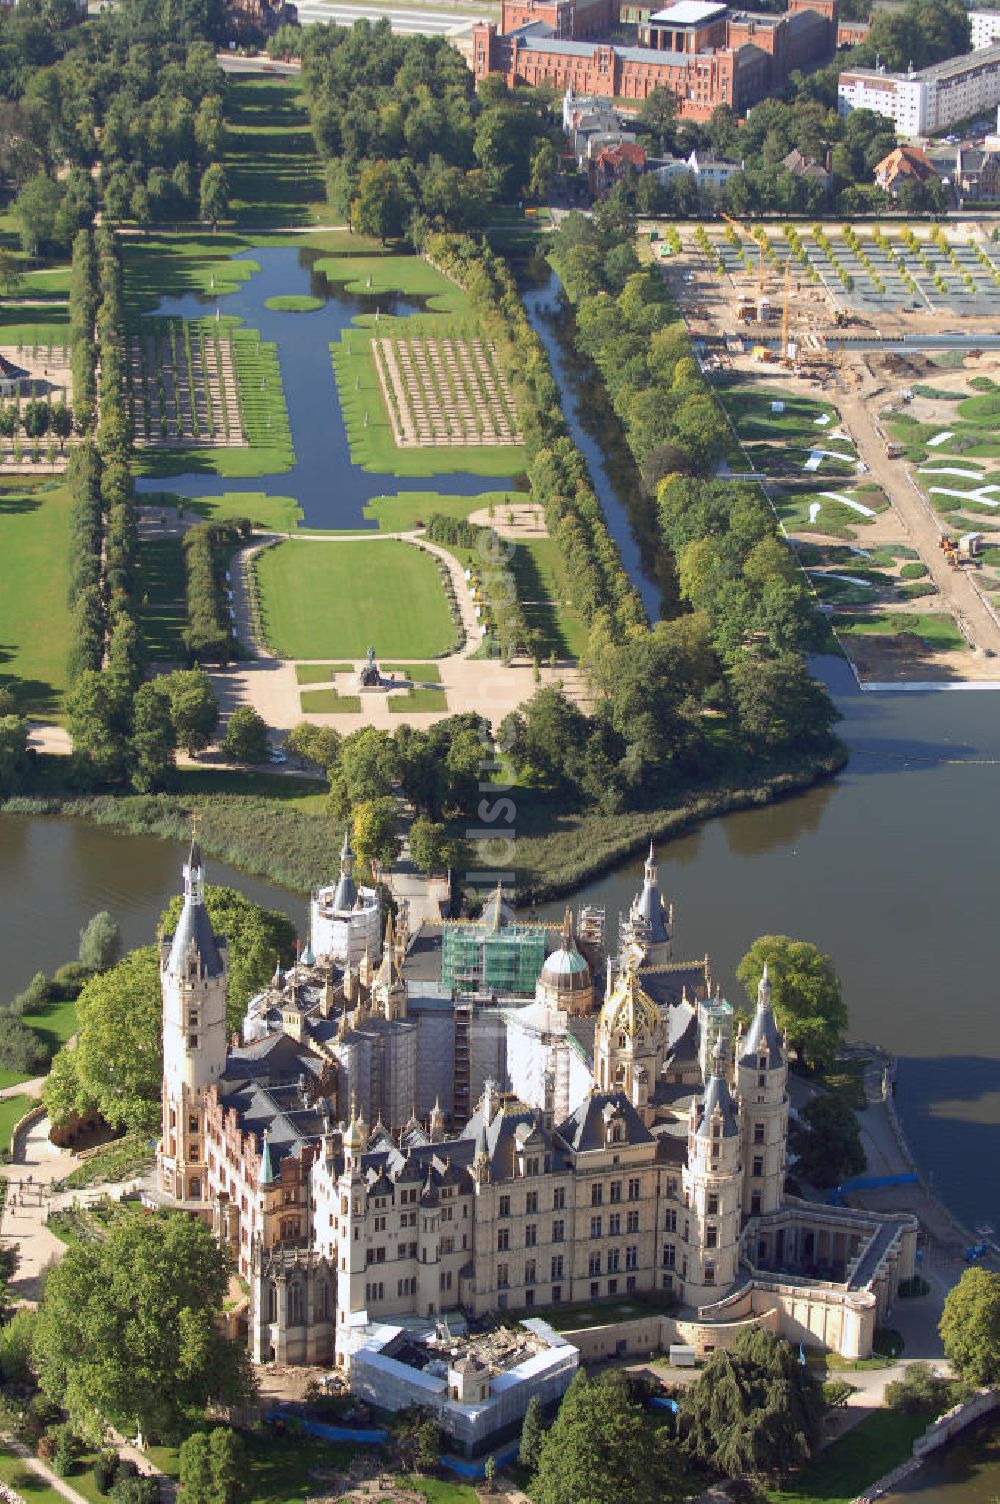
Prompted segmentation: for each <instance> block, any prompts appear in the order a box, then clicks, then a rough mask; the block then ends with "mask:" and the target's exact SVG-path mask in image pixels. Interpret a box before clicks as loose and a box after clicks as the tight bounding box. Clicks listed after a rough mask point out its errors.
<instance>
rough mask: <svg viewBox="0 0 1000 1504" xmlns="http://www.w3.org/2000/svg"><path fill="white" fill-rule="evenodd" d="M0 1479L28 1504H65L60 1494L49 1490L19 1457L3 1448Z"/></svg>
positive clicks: (0, 1453) (0, 1460)
mask: <svg viewBox="0 0 1000 1504" xmlns="http://www.w3.org/2000/svg"><path fill="white" fill-rule="evenodd" d="M0 1479H2V1480H3V1482H4V1483H6V1484H8V1485H9V1486H10V1487H11V1488H12V1489H14V1490H15V1491H16V1492H17V1493H19V1494H20V1495H21V1497H22V1498H23V1499H26V1500H28V1501H29V1504H66V1500H65V1499H64V1498H63V1496H62V1494H59V1493H56V1491H55V1489H54V1488H49V1486H48V1484H47V1483H45V1482H44V1481H43V1480H42V1479H41V1478H39V1476H38V1474H37V1473H34V1472H32V1470H31V1468H29V1467H28V1464H27V1463H26V1462H22V1461H21V1459H20V1457H15V1456H14V1454H13V1452H8V1451H6V1450H5V1449H3V1448H0Z"/></svg>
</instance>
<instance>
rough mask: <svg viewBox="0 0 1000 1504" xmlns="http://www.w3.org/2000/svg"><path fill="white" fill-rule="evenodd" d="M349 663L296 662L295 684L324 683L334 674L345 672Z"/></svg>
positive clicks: (348, 667)
mask: <svg viewBox="0 0 1000 1504" xmlns="http://www.w3.org/2000/svg"><path fill="white" fill-rule="evenodd" d="M350 667H351V665H350V664H349V663H297V664H296V665H295V682H296V684H325V683H326V681H327V679H332V678H333V675H334V674H346V673H347V672H348V670H349V669H350Z"/></svg>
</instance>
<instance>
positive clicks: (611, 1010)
mask: <svg viewBox="0 0 1000 1504" xmlns="http://www.w3.org/2000/svg"><path fill="white" fill-rule="evenodd" d="M666 1049H667V1024H666V1020H665V1019H664V1017H663V1014H662V1013H661V1012H660V1010H659V1008H658V1007H657V1006H656V1004H655V1003H654V1002H653V999H652V998H651V997H650V996H649V994H648V993H647V992H646V991H645V990H644V988H643V986H642V983H641V982H640V981H639V974H638V970H637V966H636V958H635V957H632V958H631V959H630V962H629V965H628V966H627V967H626V969H625V971H623V972H622V974H621V976H620V977H619V978H618V980H617V982H615V984H614V986H613V987H612V988H611V990H610V992H609V993H608V996H607V998H606V999H605V1001H604V1006H603V1007H602V1009H601V1012H600V1016H599V1017H598V1020H597V1033H596V1036H595V1039H594V1078H595V1080H596V1083H597V1089H598V1091H623V1092H624V1093H625V1095H626V1096H627V1097H628V1099H629V1101H630V1102H631V1103H632V1105H633V1107H635V1108H636V1110H637V1111H638V1112H639V1113H640V1114H645V1112H646V1109H647V1108H648V1106H649V1102H650V1099H651V1097H652V1095H653V1092H654V1091H655V1087H656V1082H657V1080H658V1079H659V1074H660V1067H661V1066H662V1064H663V1060H664V1057H665V1054H666Z"/></svg>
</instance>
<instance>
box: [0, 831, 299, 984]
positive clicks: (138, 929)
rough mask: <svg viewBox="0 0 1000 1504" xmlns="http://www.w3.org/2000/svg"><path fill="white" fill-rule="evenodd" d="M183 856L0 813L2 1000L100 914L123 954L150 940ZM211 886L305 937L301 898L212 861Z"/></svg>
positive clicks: (142, 840) (117, 836)
mask: <svg viewBox="0 0 1000 1504" xmlns="http://www.w3.org/2000/svg"><path fill="white" fill-rule="evenodd" d="M185 854H186V852H185V848H184V847H183V846H181V845H178V844H177V843H176V842H174V841H161V840H160V839H159V838H158V837H156V836H140V835H130V834H127V833H125V832H121V831H116V830H112V829H110V828H108V827H106V826H101V825H90V824H88V823H86V822H85V821H82V820H57V819H49V818H42V817H34V818H30V817H28V816H23V815H9V814H3V815H0V916H2V918H0V935H2V939H3V947H2V950H3V961H4V975H3V982H2V984H0V1002H4V1003H5V1002H8V1001H9V1000H10V998H11V997H13V996H14V995H15V993H17V992H19V991H20V989H21V988H22V987H23V986H24V985H25V983H26V982H28V981H29V980H30V978H31V977H32V976H33V974H34V973H35V972H36V971H46V972H49V973H51V972H53V971H54V970H55V969H56V967H57V966H61V965H62V964H63V962H65V961H71V960H74V959H75V957H76V951H77V945H78V943H79V932H80V930H81V929H82V928H83V926H84V925H85V924H86V923H87V921H88V920H89V919H90V918H91V917H92V916H93V915H94V914H96V913H97V912H98V910H99V909H107V910H109V912H110V913H111V914H113V915H114V917H115V919H116V920H117V921H118V923H119V925H120V926H121V931H122V940H123V943H124V945H125V947H126V948H130V947H132V946H136V945H149V944H150V943H151V942H152V941H153V940H154V939H155V938H156V925H157V921H158V920H159V917H160V914H161V912H162V910H163V908H164V906H165V905H166V903H167V902H168V901H169V899H170V898H171V897H172V896H173V894H175V893H179V892H180V891H181V862H182V860H183V857H184V855H185ZM208 880H209V882H211V883H215V884H227V885H230V886H232V887H236V888H239V889H240V890H241V891H242V892H244V893H246V894H247V896H248V897H249V898H252V899H254V900H255V901H256V902H258V903H262V904H265V905H266V906H267V907H269V908H276V909H280V910H282V912H284V913H286V914H289V915H290V916H291V918H292V919H293V920H294V921H295V923H296V925H297V926H298V928H299V932H300V933H304V926H305V921H306V908H307V905H306V900H305V899H304V898H300V897H299V896H298V895H297V894H294V893H290V892H288V891H287V890H286V889H284V888H279V887H277V886H276V885H274V884H273V883H268V882H264V881H262V880H261V879H259V878H253V877H247V876H246V875H245V874H244V873H242V872H237V871H236V870H235V869H234V868H232V867H227V866H225V865H224V864H223V863H221V862H216V861H213V860H211V859H209V861H208Z"/></svg>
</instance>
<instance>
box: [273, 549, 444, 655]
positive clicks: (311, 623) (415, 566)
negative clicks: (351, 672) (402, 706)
mask: <svg viewBox="0 0 1000 1504" xmlns="http://www.w3.org/2000/svg"><path fill="white" fill-rule="evenodd" d="M257 578H258V581H259V585H260V599H261V610H262V614H263V618H264V630H265V632H266V634H267V638H268V641H269V642H270V645H271V647H272V649H273V650H274V651H275V652H276V653H277V654H278V655H279V656H280V657H282V658H322V657H325V656H326V655H330V657H334V656H343V657H348V658H361V657H363V656H364V654H365V651H366V650H367V648H368V647H369V645H374V647H375V650H376V653H377V654H378V656H379V657H380V658H381V657H382V656H383V655H387V656H391V657H394V658H401V657H421V656H423V655H427V656H428V657H433V656H436V655H438V654H440V653H446V652H448V650H449V648H451V646H452V644H453V643H454V640H455V629H454V627H453V625H452V621H451V614H450V612H449V609H448V602H447V599H446V597H445V594H444V590H443V588H442V585H441V578H440V575H439V574H438V569H437V566H436V564H435V562H434V560H433V559H432V558H431V556H430V555H429V554H426V553H424V552H423V551H422V550H420V549H417V548H413V547H412V546H411V545H409V544H406V543H399V542H396V541H395V540H392V539H390V540H388V541H383V542H380V541H377V540H372V541H371V542H368V541H367V540H365V541H361V542H356V543H346V542H345V543H311V542H308V541H302V542H297V541H294V540H288V541H287V542H284V543H279V544H278V546H277V548H272V549H269V550H268V551H267V552H266V553H265V554H263V555H261V557H260V559H259V560H258V562H257Z"/></svg>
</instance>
